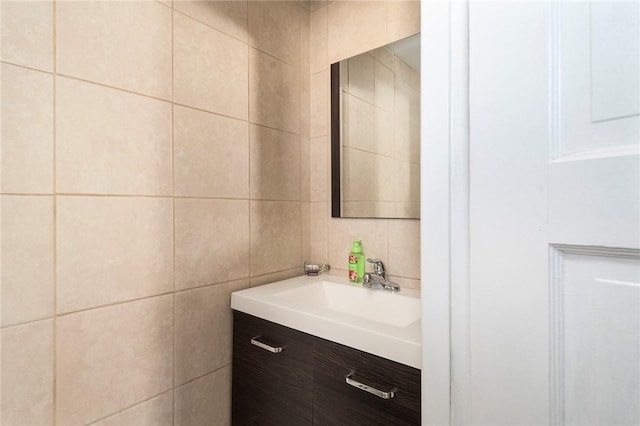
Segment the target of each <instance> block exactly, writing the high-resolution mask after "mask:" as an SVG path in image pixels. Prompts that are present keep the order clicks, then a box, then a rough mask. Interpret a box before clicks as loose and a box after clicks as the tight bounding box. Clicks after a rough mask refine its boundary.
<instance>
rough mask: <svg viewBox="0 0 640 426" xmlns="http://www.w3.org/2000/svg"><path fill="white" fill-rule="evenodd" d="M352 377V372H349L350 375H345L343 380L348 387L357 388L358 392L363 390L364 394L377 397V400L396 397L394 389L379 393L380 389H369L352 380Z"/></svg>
mask: <svg viewBox="0 0 640 426" xmlns="http://www.w3.org/2000/svg"><path fill="white" fill-rule="evenodd" d="M352 377H353V372H351V373H349V374H347V375H346V376H344V379H345V381H346V382H347V384H349V385H351V386H353V387H356V388H358V389H360V390H363V391H365V392H369V393H370V394H372V395H375V396H377V397H379V398H382V399H392V398H393V397H394V396H396V394H395V391H396V389H392V390H390V391H386V392H385V391H381V390H380V389H376V388H373V387H371V386H369V385H365V384H364V383H362V382H359V381H357V380H354V379H353V378H352Z"/></svg>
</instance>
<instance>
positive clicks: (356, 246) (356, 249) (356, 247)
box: [351, 240, 362, 253]
mask: <svg viewBox="0 0 640 426" xmlns="http://www.w3.org/2000/svg"><path fill="white" fill-rule="evenodd" d="M351 252H353V253H362V240H353V247H351Z"/></svg>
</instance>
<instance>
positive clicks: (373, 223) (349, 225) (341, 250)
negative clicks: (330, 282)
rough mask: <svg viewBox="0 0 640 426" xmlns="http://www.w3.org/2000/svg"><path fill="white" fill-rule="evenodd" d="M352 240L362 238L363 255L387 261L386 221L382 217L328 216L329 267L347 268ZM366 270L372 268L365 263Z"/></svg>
mask: <svg viewBox="0 0 640 426" xmlns="http://www.w3.org/2000/svg"><path fill="white" fill-rule="evenodd" d="M353 240H362V250H363V252H364V255H365V257H377V258H378V259H381V260H382V261H383V262H384V263H385V264H387V263H389V249H388V221H387V220H384V219H334V218H329V264H330V265H331V269H333V268H336V269H345V270H346V269H349V268H348V266H349V252H350V251H351V246H352V245H353ZM366 270H367V271H371V270H373V268H372V267H371V266H370V264H367V265H366Z"/></svg>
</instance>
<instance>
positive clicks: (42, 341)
mask: <svg viewBox="0 0 640 426" xmlns="http://www.w3.org/2000/svg"><path fill="white" fill-rule="evenodd" d="M0 342H1V345H0V348H1V349H2V355H1V356H0V360H1V363H2V364H1V368H0V375H1V376H2V380H1V381H0V386H1V387H2V392H0V395H2V396H1V400H0V412H2V424H3V425H7V426H9V425H34V426H35V425H52V424H53V320H46V321H39V322H35V323H30V324H25V325H18V326H15V327H9V328H4V329H2V331H1V332H0Z"/></svg>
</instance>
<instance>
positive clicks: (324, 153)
mask: <svg viewBox="0 0 640 426" xmlns="http://www.w3.org/2000/svg"><path fill="white" fill-rule="evenodd" d="M330 150H331V147H330V145H329V137H328V136H321V137H319V138H313V139H311V142H310V147H309V152H310V155H309V179H310V187H311V194H310V198H311V201H329V200H330V198H331V196H330V194H329V188H330V184H329V170H330V169H329V168H330V157H329V156H330Z"/></svg>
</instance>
